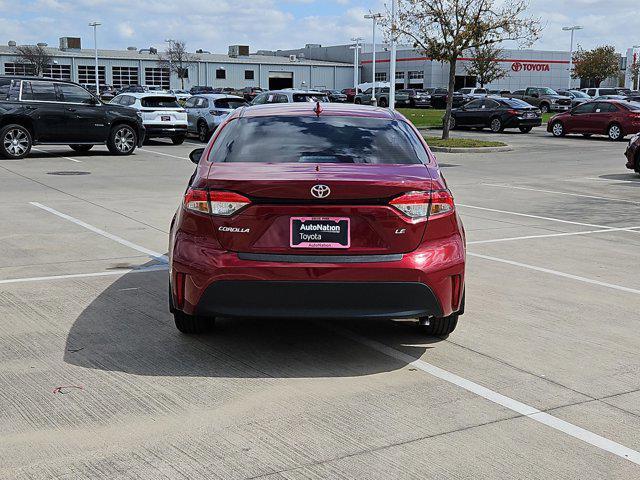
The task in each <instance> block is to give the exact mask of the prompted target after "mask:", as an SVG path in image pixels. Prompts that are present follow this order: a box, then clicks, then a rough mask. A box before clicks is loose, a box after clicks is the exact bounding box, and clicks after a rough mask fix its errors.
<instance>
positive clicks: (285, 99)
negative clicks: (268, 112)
mask: <svg viewBox="0 0 640 480" xmlns="http://www.w3.org/2000/svg"><path fill="white" fill-rule="evenodd" d="M298 102H322V103H328V102H329V97H328V96H327V94H326V93H323V92H319V91H316V90H299V89H295V88H285V89H283V90H269V91H268V92H262V93H261V94H259V95H257V96H256V98H254V99H253V100H252V102H251V105H264V104H266V103H298Z"/></svg>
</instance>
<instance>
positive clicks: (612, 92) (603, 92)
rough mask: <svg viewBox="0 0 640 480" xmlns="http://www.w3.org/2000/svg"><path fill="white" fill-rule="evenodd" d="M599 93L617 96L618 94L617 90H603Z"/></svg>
mask: <svg viewBox="0 0 640 480" xmlns="http://www.w3.org/2000/svg"><path fill="white" fill-rule="evenodd" d="M599 93H600V95H617V94H618V92H617V91H616V89H615V88H601V89H600V92H599Z"/></svg>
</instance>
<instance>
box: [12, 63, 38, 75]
mask: <svg viewBox="0 0 640 480" xmlns="http://www.w3.org/2000/svg"><path fill="white" fill-rule="evenodd" d="M4 74H5V75H35V74H36V70H35V68H34V66H33V65H29V64H28V63H5V64H4Z"/></svg>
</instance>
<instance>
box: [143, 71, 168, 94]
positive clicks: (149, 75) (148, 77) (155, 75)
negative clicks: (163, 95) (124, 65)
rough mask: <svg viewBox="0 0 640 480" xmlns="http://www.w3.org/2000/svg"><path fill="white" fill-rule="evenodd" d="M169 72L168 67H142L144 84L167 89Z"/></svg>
mask: <svg viewBox="0 0 640 480" xmlns="http://www.w3.org/2000/svg"><path fill="white" fill-rule="evenodd" d="M169 75H170V72H169V69H168V68H160V67H147V68H145V69H144V84H145V85H151V86H155V87H160V88H162V89H164V90H169V88H170V87H169V83H170V76H169Z"/></svg>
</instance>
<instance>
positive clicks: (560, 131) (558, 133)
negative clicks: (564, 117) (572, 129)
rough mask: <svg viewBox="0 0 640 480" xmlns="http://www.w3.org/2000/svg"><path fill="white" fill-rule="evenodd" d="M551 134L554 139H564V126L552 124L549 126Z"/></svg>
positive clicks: (558, 123) (557, 123)
mask: <svg viewBox="0 0 640 480" xmlns="http://www.w3.org/2000/svg"><path fill="white" fill-rule="evenodd" d="M551 133H553V136H554V137H564V135H565V131H564V125H562V123H560V122H553V124H552V125H551Z"/></svg>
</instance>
